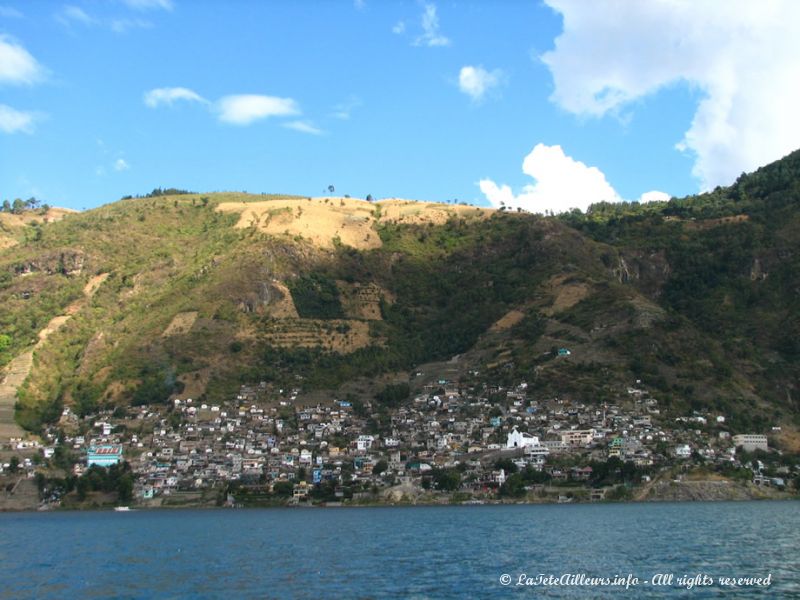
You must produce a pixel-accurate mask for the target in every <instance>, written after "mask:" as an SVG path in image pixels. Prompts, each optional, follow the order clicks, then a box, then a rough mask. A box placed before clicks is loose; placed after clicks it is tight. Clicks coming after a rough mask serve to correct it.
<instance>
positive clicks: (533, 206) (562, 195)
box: [478, 144, 622, 213]
mask: <svg viewBox="0 0 800 600" xmlns="http://www.w3.org/2000/svg"><path fill="white" fill-rule="evenodd" d="M522 172H523V173H525V174H526V175H529V176H530V177H532V178H533V179H535V180H536V183H534V184H530V185H526V186H525V187H524V188H523V189H522V193H520V194H519V195H515V194H514V193H513V192H512V190H511V188H510V187H509V186H508V185H501V186H498V185H497V184H496V183H495V182H494V181H492V180H491V179H481V180H480V182H479V183H478V185H479V186H480V189H481V192H483V194H484V195H485V196H486V198H487V199H488V200H489V202H490V203H491V204H492V206H495V207H499V206H501V205H505V206H507V207H509V208H517V207H519V208H522V209H524V210H527V211H530V212H537V213H543V212H545V211H552V212H556V213H558V212H564V211H568V210H570V209H572V208H579V209H581V210H583V211H585V210H586V208H588V206H589V205H590V204H592V203H593V202H600V201H603V200H606V201H609V202H619V201H621V200H622V199H621V198H620V197H619V195H618V194H617V192H616V191H614V188H613V187H611V184H609V183H608V181H606V177H605V175H603V173H602V171H600V169H598V168H597V167H587V166H586V165H585V164H584V163H582V162H580V161H577V160H575V159H573V158H571V157H569V156H567V155H565V154H564V151H563V150H562V149H561V146H545V145H544V144H537V145H536V147H535V148H534V149H533V150H532V151H531V153H530V154H528V156H526V157H525V160H524V161H523V162H522Z"/></svg>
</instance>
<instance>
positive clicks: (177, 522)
mask: <svg viewBox="0 0 800 600" xmlns="http://www.w3.org/2000/svg"><path fill="white" fill-rule="evenodd" d="M669 575H672V578H670V577H669ZM723 577H724V578H732V579H735V578H751V579H750V580H746V581H739V582H736V581H724V582H723V581H720V578H723ZM592 578H605V579H606V581H598V580H596V579H595V580H593V579H592ZM615 578H616V579H615ZM759 578H760V579H761V581H760V584H761V585H758V579H759ZM709 579H711V580H712V583H711V584H710V585H708V581H709ZM0 582H2V583H0V589H1V590H2V591H0V597H2V598H15V599H17V598H60V599H61V598H78V597H80V598H111V597H114V598H314V599H317V598H342V599H350V598H521V597H526V598H534V597H536V598H538V597H547V598H605V597H636V598H642V597H653V598H656V597H664V596H669V597H686V598H713V597H722V596H725V597H729V598H730V597H736V598H741V597H760V596H771V597H784V598H786V597H800V503H797V502H718V503H680V504H677V503H651V504H578V505H513V506H442V507H380V508H328V509H234V510H162V511H132V512H129V513H121V512H61V513H59V512H55V513H5V514H0ZM601 583H602V584H607V585H601ZM704 583H705V584H707V585H702V584H704ZM737 583H738V585H735V586H734V585H732V584H737ZM767 584H768V585H767Z"/></svg>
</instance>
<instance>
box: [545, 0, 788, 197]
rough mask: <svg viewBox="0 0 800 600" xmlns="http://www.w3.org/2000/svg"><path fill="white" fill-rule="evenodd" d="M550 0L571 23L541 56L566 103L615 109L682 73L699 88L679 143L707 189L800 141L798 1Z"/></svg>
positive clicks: (598, 110) (597, 112)
mask: <svg viewBox="0 0 800 600" xmlns="http://www.w3.org/2000/svg"><path fill="white" fill-rule="evenodd" d="M546 1H547V3H548V4H549V5H550V6H551V7H552V8H553V9H554V10H556V11H558V12H560V13H561V14H562V15H563V22H564V31H563V33H562V34H561V35H560V36H559V37H558V38H557V39H556V41H555V49H554V50H552V51H550V52H547V53H545V54H544V55H543V56H542V57H541V58H542V60H543V61H544V63H545V64H546V65H547V66H548V67H549V68H550V70H551V72H552V74H553V79H554V82H555V90H554V92H553V95H552V100H553V101H554V102H556V103H557V104H558V105H560V106H561V107H563V108H565V109H566V110H568V111H570V112H573V113H576V114H579V115H590V116H602V115H605V114H607V113H612V114H613V113H614V112H617V111H619V110H621V109H623V108H624V107H625V106H628V105H629V104H630V103H632V102H634V101H635V100H638V99H640V98H643V97H646V96H647V95H649V94H653V93H656V92H657V91H659V90H661V89H663V88H665V87H667V86H669V85H674V84H676V83H688V84H689V85H691V86H693V87H695V88H696V89H699V90H700V91H701V92H702V94H703V98H702V100H701V101H700V102H699V104H698V105H697V109H696V112H695V114H694V117H693V119H692V123H691V125H690V127H689V129H688V130H687V131H686V132H685V134H684V136H683V139H682V140H681V142H680V143H679V144H678V146H677V147H678V149H679V150H685V151H689V152H691V153H692V154H694V156H695V163H694V167H693V174H694V176H695V177H697V178H698V179H699V181H700V184H701V188H702V189H709V188H712V187H714V186H716V185H722V184H725V185H727V184H730V183H731V182H732V181H733V180H734V179H735V177H736V176H737V175H738V174H739V173H741V172H742V171H749V170H752V169H754V168H756V167H758V166H760V165H763V164H765V163H768V162H770V161H773V160H776V159H778V158H780V157H782V156H784V155H785V154H787V153H789V152H791V151H792V150H794V149H795V148H797V146H798V144H799V143H800V142H798V140H800V116H799V115H798V112H797V107H798V106H800V85H798V81H800V61H798V60H797V57H798V56H799V55H800V2H796V0H770V1H764V2H752V1H750V0H735V1H734V0H731V1H728V2H725V3H724V4H721V3H719V2H674V1H667V0H658V1H657V0H652V1H649V2H583V1H580V0H546Z"/></svg>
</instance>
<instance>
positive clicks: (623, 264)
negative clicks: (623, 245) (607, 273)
mask: <svg viewBox="0 0 800 600" xmlns="http://www.w3.org/2000/svg"><path fill="white" fill-rule="evenodd" d="M671 272H672V271H671V269H670V265H669V262H667V257H666V253H665V252H664V251H663V250H659V251H657V252H645V251H642V250H632V251H624V252H620V253H619V256H618V257H617V264H616V266H614V267H612V269H611V273H612V274H613V276H614V277H615V278H616V279H617V280H618V281H619V282H620V283H628V284H632V285H635V286H636V288H637V289H639V290H640V291H641V292H643V293H644V294H645V295H647V296H649V297H650V298H657V297H658V296H660V295H661V290H662V288H663V287H664V284H665V283H666V282H667V280H668V279H669V276H670V273H671Z"/></svg>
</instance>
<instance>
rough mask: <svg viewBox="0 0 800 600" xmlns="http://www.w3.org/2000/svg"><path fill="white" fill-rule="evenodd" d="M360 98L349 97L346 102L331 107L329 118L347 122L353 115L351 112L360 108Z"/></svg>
mask: <svg viewBox="0 0 800 600" xmlns="http://www.w3.org/2000/svg"><path fill="white" fill-rule="evenodd" d="M361 104H362V102H361V98H359V97H358V96H350V97H349V98H348V99H347V100H346V101H344V102H341V103H340V104H337V105H336V106H334V107H333V112H332V113H331V116H332V117H334V118H336V119H341V120H342V121H347V120H349V119H350V116H351V115H352V114H353V111H354V110H355V109H356V108H358V107H359V106H361Z"/></svg>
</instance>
